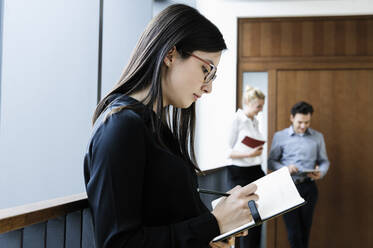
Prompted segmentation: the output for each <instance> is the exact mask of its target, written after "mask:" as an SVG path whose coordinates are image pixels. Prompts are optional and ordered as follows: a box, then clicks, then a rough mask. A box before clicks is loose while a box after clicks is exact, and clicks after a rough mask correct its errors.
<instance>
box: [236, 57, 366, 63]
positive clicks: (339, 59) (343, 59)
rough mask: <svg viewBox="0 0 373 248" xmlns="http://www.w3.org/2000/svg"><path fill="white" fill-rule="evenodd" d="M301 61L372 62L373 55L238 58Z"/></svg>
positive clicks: (247, 60) (244, 60)
mask: <svg viewBox="0 0 373 248" xmlns="http://www.w3.org/2000/svg"><path fill="white" fill-rule="evenodd" d="M295 61H296V62H297V63H298V62H301V63H305V62H308V63H311V62H312V63H346V61H348V62H349V63H354V62H355V63H372V62H373V56H298V57H293V56H282V57H271V56H263V57H250V56H241V57H239V58H238V62H241V63H245V62H246V63H247V62H252V63H266V62H281V63H286V62H295Z"/></svg>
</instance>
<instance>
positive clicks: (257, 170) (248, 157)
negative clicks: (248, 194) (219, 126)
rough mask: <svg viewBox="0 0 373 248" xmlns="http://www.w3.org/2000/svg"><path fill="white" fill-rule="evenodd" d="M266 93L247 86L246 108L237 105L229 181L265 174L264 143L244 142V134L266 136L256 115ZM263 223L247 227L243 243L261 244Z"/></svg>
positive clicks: (242, 181) (254, 247)
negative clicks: (247, 143) (249, 143)
mask: <svg viewBox="0 0 373 248" xmlns="http://www.w3.org/2000/svg"><path fill="white" fill-rule="evenodd" d="M264 100H265V95H264V94H263V92H261V91H260V90H259V89H256V88H253V87H251V86H247V87H246V89H245V92H244V95H243V102H242V103H243V109H238V110H237V112H236V114H235V116H234V120H233V124H232V128H231V131H230V137H229V148H230V150H229V158H228V161H227V164H228V165H229V166H227V175H228V185H229V186H230V187H234V186H236V185H241V186H244V185H247V184H249V183H251V182H253V181H255V180H257V179H259V178H261V177H262V176H264V172H263V170H262V168H261V164H262V158H261V154H262V151H263V147H262V146H259V147H257V148H254V149H252V148H248V147H245V145H243V144H241V141H242V140H243V138H244V137H245V136H249V137H251V138H254V139H259V140H263V136H262V134H261V133H260V131H259V127H258V120H257V119H256V118H255V116H256V115H258V113H259V112H261V111H262V110H263V105H264ZM261 228H262V227H261V226H258V227H254V228H252V229H249V230H248V235H246V236H245V237H241V238H240V241H238V242H240V247H242V248H247V247H250V248H259V247H260V236H261Z"/></svg>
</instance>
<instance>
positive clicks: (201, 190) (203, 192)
mask: <svg viewBox="0 0 373 248" xmlns="http://www.w3.org/2000/svg"><path fill="white" fill-rule="evenodd" d="M197 191H198V192H199V193H202V194H210V195H220V196H230V194H228V193H225V192H219V191H214V190H209V189H200V188H198V189H197Z"/></svg>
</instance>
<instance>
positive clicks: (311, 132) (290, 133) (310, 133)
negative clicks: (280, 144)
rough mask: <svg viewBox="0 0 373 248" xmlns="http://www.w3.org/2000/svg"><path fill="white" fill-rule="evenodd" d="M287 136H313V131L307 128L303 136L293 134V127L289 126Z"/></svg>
mask: <svg viewBox="0 0 373 248" xmlns="http://www.w3.org/2000/svg"><path fill="white" fill-rule="evenodd" d="M288 134H289V136H293V135H299V136H304V135H312V134H313V131H312V129H311V128H307V130H306V132H305V133H304V134H297V133H295V132H294V128H293V125H291V126H290V127H289V128H288Z"/></svg>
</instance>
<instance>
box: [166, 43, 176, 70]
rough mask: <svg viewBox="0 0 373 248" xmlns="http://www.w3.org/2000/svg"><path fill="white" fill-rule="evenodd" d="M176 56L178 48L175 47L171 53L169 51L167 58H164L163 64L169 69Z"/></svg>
mask: <svg viewBox="0 0 373 248" xmlns="http://www.w3.org/2000/svg"><path fill="white" fill-rule="evenodd" d="M175 55H176V47H175V46H173V47H172V48H171V49H170V51H168V53H167V55H166V57H164V59H163V62H164V63H165V65H166V66H167V67H169V66H170V65H171V64H172V61H173V60H174V58H175Z"/></svg>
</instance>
